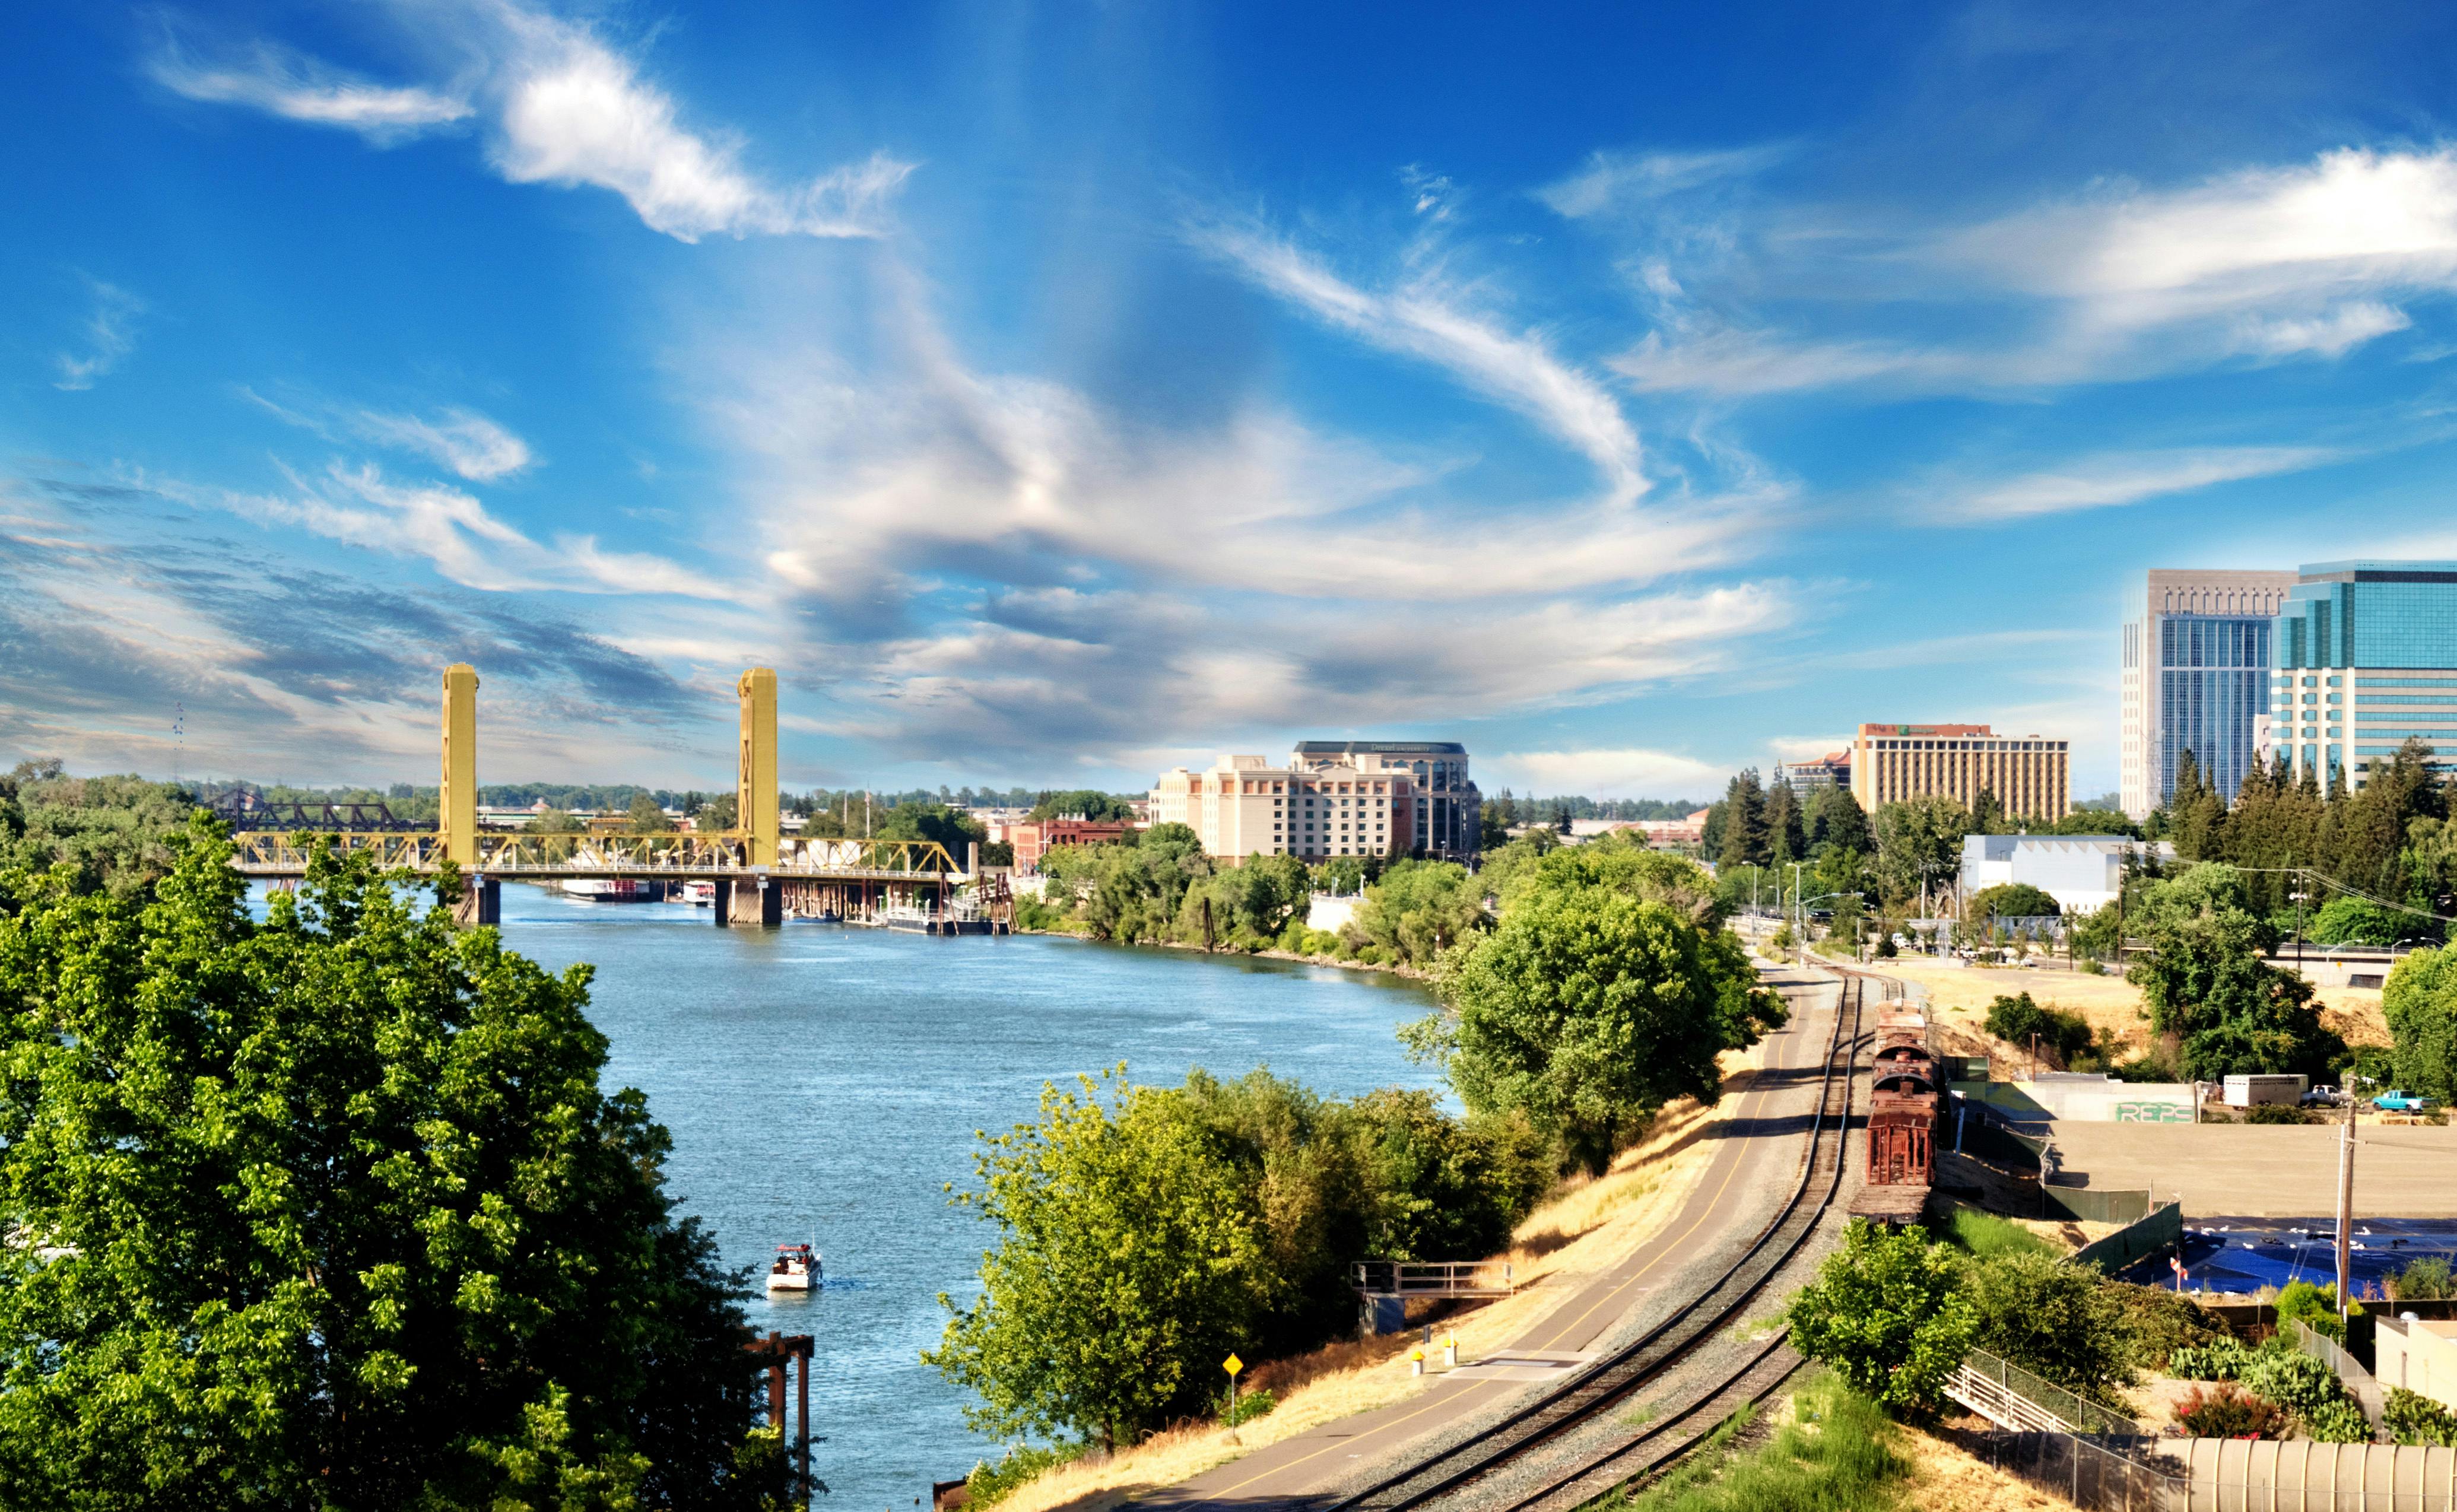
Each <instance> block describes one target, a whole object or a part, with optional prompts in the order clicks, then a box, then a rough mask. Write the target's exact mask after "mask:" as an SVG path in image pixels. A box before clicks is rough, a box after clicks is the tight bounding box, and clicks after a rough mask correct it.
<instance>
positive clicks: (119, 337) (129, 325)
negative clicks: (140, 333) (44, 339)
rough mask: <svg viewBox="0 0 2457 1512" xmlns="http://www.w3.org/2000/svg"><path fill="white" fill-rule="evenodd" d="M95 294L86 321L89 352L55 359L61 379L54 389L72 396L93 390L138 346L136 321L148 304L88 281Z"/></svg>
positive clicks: (111, 285) (87, 350)
mask: <svg viewBox="0 0 2457 1512" xmlns="http://www.w3.org/2000/svg"><path fill="white" fill-rule="evenodd" d="M86 282H87V284H88V285H89V286H90V287H91V288H92V290H93V315H91V316H89V317H88V318H87V320H86V325H85V337H86V349H85V350H84V351H83V352H62V353H60V354H59V355H58V356H56V357H54V358H53V359H52V363H53V365H54V366H55V367H56V368H57V369H58V371H59V375H60V376H59V377H57V378H55V379H53V380H52V387H53V388H64V389H68V390H70V391H71V392H75V391H77V390H81V389H88V388H92V387H93V382H94V380H95V379H97V378H100V377H102V376H103V375H104V374H106V373H108V372H110V371H111V370H112V369H113V368H114V367H117V366H118V365H119V360H120V359H121V358H123V357H126V356H127V355H128V354H129V353H130V352H131V351H133V350H134V349H135V346H136V318H137V317H138V316H139V315H142V314H144V313H145V301H144V300H140V299H138V298H137V297H136V296H135V295H134V294H131V293H129V292H128V291H127V290H126V289H123V288H120V287H118V286H116V285H114V284H110V283H105V282H103V281H102V280H99V279H88V280H86Z"/></svg>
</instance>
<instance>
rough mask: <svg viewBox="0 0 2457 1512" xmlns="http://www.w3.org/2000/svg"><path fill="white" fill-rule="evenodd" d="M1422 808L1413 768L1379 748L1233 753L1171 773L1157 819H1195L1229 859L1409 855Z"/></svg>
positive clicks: (1154, 807) (1154, 801) (1190, 822)
mask: <svg viewBox="0 0 2457 1512" xmlns="http://www.w3.org/2000/svg"><path fill="white" fill-rule="evenodd" d="M1415 811H1416V787H1415V776H1414V773H1412V772H1410V771H1409V770H1407V769H1406V768H1405V767H1402V766H1399V765H1397V764H1395V763H1393V764H1391V765H1388V766H1386V765H1384V764H1383V763H1381V762H1379V761H1377V760H1375V759H1374V758H1373V757H1371V756H1368V757H1365V758H1363V759H1362V760H1360V761H1359V762H1357V763H1356V764H1353V765H1347V764H1331V765H1321V766H1311V765H1309V766H1302V767H1300V766H1286V767H1275V766H1270V765H1267V764H1266V758H1264V757H1262V756H1222V757H1221V758H1220V759H1219V760H1218V761H1217V762H1216V763H1214V764H1213V766H1212V768H1211V770H1210V771H1208V772H1189V771H1187V769H1186V768H1185V767H1179V768H1177V769H1176V770H1174V771H1171V772H1165V773H1163V774H1162V775H1161V779H1160V784H1159V785H1158V786H1157V787H1154V788H1153V789H1152V792H1151V822H1153V823H1154V824H1184V825H1187V826H1188V827H1189V828H1191V829H1192V830H1193V831H1194V833H1195V834H1197V835H1199V836H1201V837H1203V848H1204V850H1206V851H1207V852H1208V853H1209V854H1211V855H1213V856H1217V857H1221V858H1224V859H1227V860H1244V859H1245V858H1246V857H1249V856H1295V857H1298V858H1300V859H1302V860H1307V861H1319V860H1327V859H1329V858H1331V857H1333V856H1405V855H1406V854H1407V853H1408V851H1409V848H1410V846H1411V844H1412V842H1413V838H1414V816H1415Z"/></svg>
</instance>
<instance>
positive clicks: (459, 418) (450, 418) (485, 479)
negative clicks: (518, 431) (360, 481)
mask: <svg viewBox="0 0 2457 1512" xmlns="http://www.w3.org/2000/svg"><path fill="white" fill-rule="evenodd" d="M354 424H355V425H356V427H357V429H358V431H359V433H360V434H361V435H362V436H365V437H366V438H367V439H369V440H371V441H379V442H384V443H388V444H390V445H397V446H401V447H403V448H404V449H406V450H409V451H415V452H419V453H421V454H423V455H424V456H427V457H430V458H432V459H434V460H435V461H436V462H439V463H442V464H443V465H444V466H447V467H449V468H451V469H452V470H453V471H454V472H456V473H459V474H460V475H461V476H462V477H464V478H466V479H468V480H469V481H470V482H472V483H492V482H493V481H495V480H496V479H498V478H505V477H509V476H510V475H511V474H513V473H516V472H520V471H523V470H525V469H527V466H529V464H530V463H531V462H533V461H535V460H536V459H535V458H534V457H533V456H532V455H531V454H530V452H529V445H528V443H527V442H526V441H523V440H522V439H521V438H520V437H518V436H516V435H514V434H512V432H510V431H509V430H506V428H504V427H503V426H502V425H497V424H496V423H495V422H494V421H491V420H489V419H487V418H486V417H485V416H484V415H481V414H479V413H478V412H477V411H475V410H471V409H460V408H453V409H446V410H444V411H443V412H442V413H441V414H438V415H434V416H421V415H394V414H385V413H382V412H381V411H377V410H364V411H361V413H360V414H359V415H357V416H356V417H355V419H354Z"/></svg>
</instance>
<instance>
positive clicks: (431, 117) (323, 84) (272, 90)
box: [148, 39, 473, 146]
mask: <svg viewBox="0 0 2457 1512" xmlns="http://www.w3.org/2000/svg"><path fill="white" fill-rule="evenodd" d="M148 72H151V73H152V74H153V75H154V79H155V82H156V83H158V84H160V85H162V86H163V87H164V88H166V89H168V90H171V91H172V92H173V93H178V94H183V95H185V96H187V97H188V98H189V99H192V100H204V101H208V102H211V103H213V104H217V105H246V106H251V107H253V108H255V109H257V110H259V111H263V112H265V113H266V114H271V115H279V116H281V117H282V118H284V119H285V120H294V121H305V122H307V123H309V124H311V125H316V126H337V127H341V128H342V129H343V130H346V131H353V132H357V133H358V134H359V135H361V136H364V137H365V138H367V139H368V140H369V141H371V142H374V143H376V144H377V145H378V146H387V145H390V144H391V143H394V142H399V141H405V140H407V139H409V138H410V137H413V136H417V135H423V133H425V132H428V131H432V130H434V129H435V128H437V127H439V126H449V125H452V124H453V123H455V122H457V121H463V120H466V119H467V118H468V117H469V116H470V114H473V107H472V106H471V105H470V103H469V102H468V101H467V100H466V99H465V98H462V97H460V96H459V95H457V94H454V93H445V92H443V91H437V90H428V89H421V88H418V87H416V86H412V85H387V84H377V83H374V82H372V81H371V80H368V79H364V78H361V77H359V76H358V75H356V74H352V73H348V72H343V71H342V70H340V69H337V68H334V67H332V66H331V65H330V64H326V63H321V62H319V61H317V60H316V59H314V58H310V57H306V56H304V55H302V54H300V53H299V52H293V51H291V50H290V49H288V48H285V47H280V46H278V45H276V44H273V43H269V42H259V43H258V44H256V45H255V46H254V47H252V48H250V49H248V50H246V52H245V53H244V54H243V55H242V56H240V57H239V58H237V59H235V60H233V61H230V62H227V63H223V64H219V65H213V64H206V63H201V62H198V61H197V60H196V59H195V58H192V57H190V56H189V55H188V54H187V52H185V51H184V50H182V49H181V48H180V47H179V46H178V44H177V42H176V40H175V39H171V40H166V42H165V44H164V46H163V49H162V51H161V52H158V53H156V54H155V56H154V57H153V59H152V60H151V61H150V63H149V65H148Z"/></svg>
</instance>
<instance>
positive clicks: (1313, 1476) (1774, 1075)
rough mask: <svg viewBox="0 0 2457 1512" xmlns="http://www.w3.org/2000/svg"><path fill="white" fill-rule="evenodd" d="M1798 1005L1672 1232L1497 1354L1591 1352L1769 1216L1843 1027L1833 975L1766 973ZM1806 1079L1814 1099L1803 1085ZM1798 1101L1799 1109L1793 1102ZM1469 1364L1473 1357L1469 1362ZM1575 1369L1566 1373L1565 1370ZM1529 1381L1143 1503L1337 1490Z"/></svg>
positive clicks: (1792, 1174) (1359, 1421)
mask: <svg viewBox="0 0 2457 1512" xmlns="http://www.w3.org/2000/svg"><path fill="white" fill-rule="evenodd" d="M1765 975H1766V978H1767V982H1768V984H1769V985H1772V986H1774V987H1776V988H1777V989H1778V990H1780V991H1781V992H1782V993H1783V994H1784V997H1785V1000H1786V1005H1787V1006H1788V1007H1789V1008H1790V1010H1791V1015H1792V1016H1791V1022H1790V1023H1789V1024H1787V1025H1785V1026H1784V1027H1783V1028H1782V1029H1780V1030H1778V1031H1776V1032H1775V1033H1773V1034H1771V1035H1768V1036H1767V1037H1766V1053H1765V1070H1764V1071H1763V1072H1761V1073H1760V1074H1759V1076H1758V1077H1757V1078H1756V1079H1755V1081H1754V1083H1753V1085H1752V1086H1751V1087H1750V1088H1749V1090H1748V1091H1747V1092H1745V1093H1743V1094H1742V1096H1741V1098H1740V1099H1739V1102H1738V1105H1737V1106H1736V1107H1735V1108H1733V1110H1732V1114H1731V1118H1730V1120H1729V1122H1728V1123H1724V1124H1719V1125H1717V1126H1715V1129H1714V1131H1713V1136H1712V1137H1715V1138H1716V1150H1715V1153H1714V1156H1713V1158H1712V1159H1710V1160H1709V1161H1708V1162H1707V1166H1706V1170H1705V1171H1704V1172H1703V1174H1702V1175H1701V1176H1700V1177H1699V1178H1698V1182H1697V1185H1696V1186H1695V1187H1694V1188H1692V1189H1691V1191H1690V1193H1689V1196H1688V1198H1687V1199H1686V1200H1685V1201H1684V1202H1683V1204H1682V1207H1681V1211H1680V1212H1678V1213H1676V1214H1675V1215H1674V1216H1673V1219H1672V1221H1671V1222H1670V1223H1668V1224H1666V1225H1664V1227H1663V1229H1662V1232H1660V1233H1658V1234H1657V1235H1656V1236H1655V1237H1653V1238H1651V1239H1649V1240H1647V1241H1646V1242H1645V1243H1644V1244H1641V1245H1640V1246H1639V1247H1638V1248H1637V1249H1636V1250H1635V1251H1633V1252H1632V1253H1630V1254H1629V1255H1628V1256H1626V1257H1625V1258H1623V1259H1622V1260H1621V1263H1619V1264H1618V1265H1615V1266H1613V1267H1612V1268H1610V1269H1609V1270H1606V1271H1603V1272H1600V1273H1599V1274H1596V1275H1594V1276H1591V1277H1589V1278H1588V1279H1587V1280H1586V1281H1585V1282H1584V1283H1583V1284H1582V1285H1581V1286H1580V1289H1579V1290H1578V1291H1577V1292H1575V1293H1573V1294H1572V1295H1570V1296H1569V1298H1568V1299H1567V1300H1565V1301H1563V1302H1562V1303H1561V1304H1559V1306H1557V1307H1555V1308H1554V1309H1553V1310H1552V1311H1551V1312H1549V1313H1547V1314H1546V1315H1544V1316H1543V1317H1541V1318H1539V1319H1538V1320H1537V1322H1536V1323H1535V1324H1534V1325H1533V1326H1532V1327H1531V1328H1529V1330H1528V1331H1527V1332H1526V1334H1524V1335H1523V1336H1520V1337H1518V1339H1515V1340H1513V1341H1512V1342H1511V1344H1510V1345H1509V1346H1507V1347H1506V1348H1504V1349H1502V1350H1499V1351H1497V1352H1496V1353H1497V1355H1505V1356H1506V1355H1510V1354H1514V1353H1517V1352H1521V1351H1526V1352H1538V1353H1550V1352H1583V1351H1585V1350H1587V1349H1589V1348H1591V1347H1592V1346H1593V1345H1594V1343H1595V1341H1596V1340H1597V1339H1598V1338H1600V1337H1601V1336H1603V1335H1605V1334H1606V1333H1608V1332H1610V1331H1611V1329H1612V1328H1613V1327H1614V1326H1615V1325H1616V1324H1618V1323H1620V1322H1621V1319H1622V1318H1623V1317H1625V1316H1627V1315H1628V1314H1629V1312H1630V1310H1631V1308H1633V1307H1635V1306H1637V1305H1638V1304H1639V1303H1640V1302H1641V1300H1643V1299H1644V1298H1645V1297H1646V1296H1647V1295H1649V1294H1650V1293H1652V1292H1653V1291H1654V1290H1655V1288H1656V1287H1657V1286H1658V1285H1661V1284H1662V1283H1663V1282H1664V1281H1665V1280H1667V1279H1668V1278H1670V1277H1672V1276H1674V1275H1677V1274H1680V1273H1681V1271H1682V1270H1683V1268H1684V1267H1685V1266H1687V1265H1688V1264H1689V1263H1690V1262H1691V1261H1693V1260H1696V1259H1697V1258H1698V1257H1699V1256H1701V1255H1702V1254H1704V1253H1709V1252H1711V1251H1713V1250H1715V1249H1716V1248H1718V1247H1720V1246H1722V1245H1723V1244H1724V1243H1726V1242H1728V1241H1729V1240H1730V1239H1731V1237H1732V1228H1733V1226H1734V1225H1735V1224H1736V1223H1755V1222H1759V1221H1762V1218H1761V1214H1762V1213H1763V1212H1765V1211H1766V1204H1765V1201H1763V1200H1751V1199H1752V1198H1753V1197H1760V1196H1761V1195H1762V1194H1763V1193H1764V1192H1765V1189H1767V1188H1769V1187H1780V1188H1781V1189H1782V1190H1787V1184H1788V1183H1789V1182H1791V1181H1793V1180H1795V1179H1797V1172H1798V1169H1799V1160H1800V1154H1799V1150H1798V1146H1797V1139H1798V1138H1799V1137H1802V1136H1805V1135H1806V1133H1807V1120H1808V1118H1809V1116H1810V1115H1811V1114H1813V1113H1814V1111H1815V1102H1814V1099H1815V1096H1816V1090H1815V1089H1816V1087H1817V1083H1816V1080H1815V1077H1816V1075H1817V1073H1818V1072H1819V1071H1821V1070H1822V1068H1823V1067H1824V1065H1825V1058H1826V1050H1827V1044H1828V1041H1829V1040H1830V1038H1831V1036H1832V1034H1833V1030H1834V1020H1833V1017H1832V1013H1831V1011H1830V1008H1829V1002H1830V1000H1831V999H1832V998H1833V997H1835V996H1836V994H1835V992H1834V987H1835V984H1834V982H1833V980H1832V979H1830V978H1824V977H1814V976H1809V975H1807V974H1805V973H1800V972H1797V971H1785V970H1782V969H1780V968H1777V969H1774V970H1769V971H1767V972H1766V973H1765ZM1803 1085H1806V1086H1807V1087H1808V1088H1809V1091H1808V1092H1807V1094H1806V1097H1807V1101H1806V1102H1804V1101H1803V1096H1802V1094H1800V1093H1799V1092H1798V1091H1797V1088H1799V1087H1801V1086H1803ZM1794 1108H1797V1109H1798V1111H1797V1113H1796V1114H1795V1113H1794V1111H1793V1109H1794ZM1470 1363H1471V1364H1473V1363H1474V1361H1470ZM1574 1373H1575V1372H1573V1371H1567V1370H1565V1371H1563V1372H1562V1373H1561V1374H1562V1378H1564V1379H1567V1378H1568V1377H1570V1376H1571V1375H1572V1374H1574ZM1527 1386H1528V1381H1527V1380H1526V1379H1523V1378H1521V1379H1504V1378H1495V1377H1484V1378H1479V1379H1467V1380H1453V1379H1449V1378H1447V1377H1444V1378H1437V1379H1435V1381H1434V1382H1433V1383H1432V1384H1431V1385H1430V1386H1428V1387H1427V1388H1426V1389H1425V1390H1424V1391H1423V1392H1422V1393H1420V1394H1418V1395H1417V1396H1414V1397H1412V1398H1409V1399H1408V1400H1406V1401H1401V1402H1394V1403H1392V1404H1391V1405H1390V1406H1387V1407H1381V1408H1376V1409H1375V1410H1373V1411H1372V1412H1366V1413H1358V1414H1356V1415H1354V1416H1352V1417H1348V1418H1341V1419H1334V1420H1333V1421H1331V1422H1327V1423H1323V1424H1321V1425H1319V1426H1317V1427H1314V1428H1311V1429H1309V1430H1307V1431H1306V1432H1305V1433H1302V1434H1299V1435H1297V1436H1296V1437H1295V1438H1293V1439H1286V1440H1281V1441H1280V1442H1278V1443H1275V1444H1270V1445H1268V1446H1266V1447H1264V1448H1261V1449H1257V1450H1255V1451H1254V1452H1253V1453H1252V1454H1249V1455H1247V1456H1246V1457H1244V1458H1243V1459H1240V1460H1231V1461H1230V1462H1229V1463H1228V1464H1224V1465H1221V1466H1219V1467H1218V1468H1217V1469H1213V1470H1208V1471H1206V1472H1204V1473H1203V1474H1201V1475H1199V1476H1195V1477H1194V1478H1192V1479H1191V1480H1188V1481H1182V1482H1180V1483H1179V1484H1176V1485H1172V1486H1162V1487H1158V1488H1155V1489H1153V1490H1151V1491H1148V1492H1146V1493H1144V1494H1143V1495H1141V1496H1139V1497H1138V1498H1136V1502H1137V1504H1138V1505H1143V1506H1155V1507H1167V1508H1169V1509H1171V1512H1198V1509H1207V1508H1211V1507H1215V1506H1219V1507H1226V1506H1236V1507H1238V1508H1241V1509H1244V1508H1253V1507H1257V1506H1262V1505H1266V1504H1272V1503H1279V1504H1285V1505H1288V1506H1290V1507H1298V1506H1304V1505H1307V1504H1310V1503H1319V1502H1326V1501H1328V1500H1330V1499H1329V1497H1328V1495H1327V1494H1326V1489H1325V1488H1327V1487H1330V1486H1333V1485H1336V1484H1338V1483H1339V1482H1341V1481H1345V1480H1346V1479H1347V1478H1349V1477H1350V1476H1352V1475H1353V1474H1354V1473H1355V1472H1356V1471H1357V1470H1358V1469H1360V1468H1361V1467H1362V1466H1363V1465H1364V1464H1366V1463H1369V1462H1371V1461H1373V1460H1379V1459H1381V1458H1383V1457H1384V1456H1386V1455H1389V1454H1391V1453H1392V1452H1393V1451H1394V1450H1395V1449H1397V1448H1398V1447H1399V1446H1400V1445H1402V1444H1404V1443H1406V1442H1407V1441H1409V1440H1413V1439H1415V1438H1418V1437H1420V1436H1422V1435H1424V1434H1428V1433H1431V1432H1433V1431H1434V1430H1435V1429H1437V1428H1441V1427H1444V1426H1446V1425H1448V1424H1451V1423H1454V1422H1456V1421H1457V1420H1458V1419H1461V1418H1464V1417H1467V1416H1470V1415H1472V1414H1478V1413H1482V1412H1485V1411H1487V1410H1489V1409H1490V1408H1491V1407H1492V1406H1493V1405H1494V1404H1495V1403H1496V1402H1498V1401H1502V1400H1504V1399H1507V1398H1511V1397H1514V1396H1516V1395H1517V1394H1518V1393H1520V1392H1523V1391H1525V1390H1526V1389H1527Z"/></svg>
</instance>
